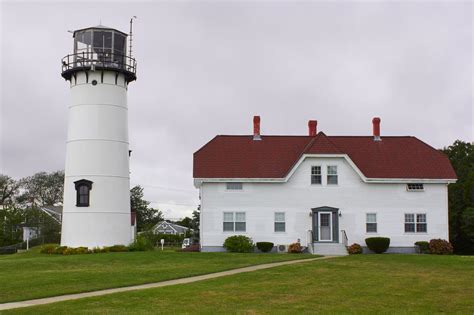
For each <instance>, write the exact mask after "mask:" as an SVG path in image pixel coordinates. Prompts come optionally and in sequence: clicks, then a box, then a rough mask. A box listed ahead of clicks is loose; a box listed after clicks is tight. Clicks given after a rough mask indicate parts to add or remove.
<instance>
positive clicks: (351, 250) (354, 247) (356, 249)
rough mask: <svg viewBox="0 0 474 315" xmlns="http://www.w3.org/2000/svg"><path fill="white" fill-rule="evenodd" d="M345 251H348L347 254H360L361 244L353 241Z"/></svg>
mask: <svg viewBox="0 0 474 315" xmlns="http://www.w3.org/2000/svg"><path fill="white" fill-rule="evenodd" d="M347 252H348V253H349V255H356V254H362V246H360V245H359V244H357V243H354V244H352V245H351V246H349V247H347Z"/></svg>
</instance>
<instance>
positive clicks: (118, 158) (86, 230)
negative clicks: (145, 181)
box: [61, 25, 136, 248]
mask: <svg viewBox="0 0 474 315" xmlns="http://www.w3.org/2000/svg"><path fill="white" fill-rule="evenodd" d="M73 38H74V48H73V53H72V54H69V55H67V56H66V57H64V58H63V59H62V73H61V75H62V77H63V78H64V79H66V80H68V81H69V84H70V91H71V92H70V93H71V96H70V103H69V106H68V108H69V110H68V113H69V121H68V135H67V144H66V167H65V182H64V201H63V218H62V231H61V245H62V246H70V247H78V246H86V247H89V248H92V247H96V246H98V247H102V246H111V245H115V244H124V245H128V244H129V243H131V242H132V241H133V239H134V229H133V228H132V227H131V213H130V171H129V140H128V114H127V112H128V107H127V89H128V84H129V83H130V82H132V81H134V80H136V61H135V59H134V58H132V56H130V54H127V34H125V33H123V32H121V31H118V30H116V29H113V28H109V27H105V26H102V25H100V26H96V27H89V28H85V29H80V30H77V31H75V32H74V33H73Z"/></svg>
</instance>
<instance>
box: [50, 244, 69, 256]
mask: <svg viewBox="0 0 474 315" xmlns="http://www.w3.org/2000/svg"><path fill="white" fill-rule="evenodd" d="M66 249H67V246H59V247H56V249H55V250H54V252H53V254H60V255H63V254H64V252H65V251H66Z"/></svg>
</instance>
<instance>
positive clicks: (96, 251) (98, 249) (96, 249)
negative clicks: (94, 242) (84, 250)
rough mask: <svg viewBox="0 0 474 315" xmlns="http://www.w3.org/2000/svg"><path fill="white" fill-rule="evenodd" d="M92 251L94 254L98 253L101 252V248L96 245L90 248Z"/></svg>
mask: <svg viewBox="0 0 474 315" xmlns="http://www.w3.org/2000/svg"><path fill="white" fill-rule="evenodd" d="M92 252H93V253H94V254H98V253H101V252H102V249H101V248H100V247H98V246H96V247H94V248H93V249H92Z"/></svg>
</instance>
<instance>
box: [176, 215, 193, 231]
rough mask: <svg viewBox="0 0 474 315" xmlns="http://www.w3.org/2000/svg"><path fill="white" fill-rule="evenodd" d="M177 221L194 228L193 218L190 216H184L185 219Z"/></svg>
mask: <svg viewBox="0 0 474 315" xmlns="http://www.w3.org/2000/svg"><path fill="white" fill-rule="evenodd" d="M175 223H176V224H178V225H181V226H184V227H187V228H190V229H192V228H193V219H191V218H190V217H184V218H183V219H181V220H179V221H176V222H175Z"/></svg>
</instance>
